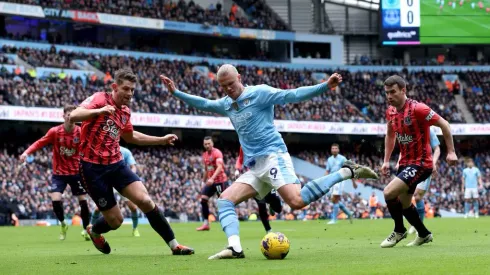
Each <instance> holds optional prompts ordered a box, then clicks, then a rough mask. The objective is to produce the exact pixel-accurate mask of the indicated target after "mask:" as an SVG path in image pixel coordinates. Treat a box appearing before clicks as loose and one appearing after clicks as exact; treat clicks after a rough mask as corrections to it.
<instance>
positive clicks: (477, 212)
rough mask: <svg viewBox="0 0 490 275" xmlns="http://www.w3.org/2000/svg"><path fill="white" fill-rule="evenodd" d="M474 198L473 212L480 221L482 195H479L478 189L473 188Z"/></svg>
mask: <svg viewBox="0 0 490 275" xmlns="http://www.w3.org/2000/svg"><path fill="white" fill-rule="evenodd" d="M472 198H473V211H474V212H475V218H477V219H478V218H479V217H480V204H479V202H478V200H479V198H480V195H479V194H478V188H473V191H472Z"/></svg>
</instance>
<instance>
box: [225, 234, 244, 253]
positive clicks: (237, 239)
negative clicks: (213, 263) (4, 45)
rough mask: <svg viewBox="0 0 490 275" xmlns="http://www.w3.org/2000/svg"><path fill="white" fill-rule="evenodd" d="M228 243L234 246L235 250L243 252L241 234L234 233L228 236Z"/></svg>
mask: <svg viewBox="0 0 490 275" xmlns="http://www.w3.org/2000/svg"><path fill="white" fill-rule="evenodd" d="M228 245H229V246H231V247H233V249H234V250H235V252H241V251H242V244H241V243H240V236H238V235H233V236H230V237H229V238H228Z"/></svg>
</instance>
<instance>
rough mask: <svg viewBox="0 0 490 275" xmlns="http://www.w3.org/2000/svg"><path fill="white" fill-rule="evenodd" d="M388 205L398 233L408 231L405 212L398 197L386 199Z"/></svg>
mask: <svg viewBox="0 0 490 275" xmlns="http://www.w3.org/2000/svg"><path fill="white" fill-rule="evenodd" d="M386 206H387V207H388V211H389V212H390V215H391V218H392V219H393V221H394V222H395V229H394V230H393V231H395V232H397V233H404V232H405V231H407V229H406V228H405V226H404V225H403V212H402V204H401V202H400V200H399V199H398V198H395V199H391V200H386ZM412 225H413V224H412Z"/></svg>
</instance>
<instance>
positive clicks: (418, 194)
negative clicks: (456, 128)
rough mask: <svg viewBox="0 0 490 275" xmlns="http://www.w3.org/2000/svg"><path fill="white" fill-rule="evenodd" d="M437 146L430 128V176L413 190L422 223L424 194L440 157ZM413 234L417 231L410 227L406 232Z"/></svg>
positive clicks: (437, 143)
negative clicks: (431, 163) (431, 165)
mask: <svg viewBox="0 0 490 275" xmlns="http://www.w3.org/2000/svg"><path fill="white" fill-rule="evenodd" d="M439 144H440V142H439V139H438V138H437V135H436V132H435V131H434V129H433V128H430V147H431V148H432V152H433V156H432V162H433V168H432V175H431V176H429V177H428V178H427V179H426V180H425V181H424V182H421V183H419V184H417V188H416V189H415V194H414V195H413V197H414V198H415V207H416V208H417V212H418V213H419V218H420V220H421V221H424V218H425V202H424V195H425V192H427V190H429V187H430V183H431V181H432V177H435V176H437V161H438V160H439V157H440V156H441V148H440V147H439ZM432 152H431V153H432ZM400 159H401V154H400V158H399V159H398V163H397V164H396V166H395V170H398V168H399V166H400V165H399V163H400ZM415 232H417V231H416V230H415V227H413V226H411V227H410V229H409V230H408V234H413V233H415Z"/></svg>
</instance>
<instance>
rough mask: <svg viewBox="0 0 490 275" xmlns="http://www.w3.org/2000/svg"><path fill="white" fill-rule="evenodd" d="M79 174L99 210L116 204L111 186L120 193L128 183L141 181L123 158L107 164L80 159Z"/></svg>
mask: <svg viewBox="0 0 490 275" xmlns="http://www.w3.org/2000/svg"><path fill="white" fill-rule="evenodd" d="M80 175H81V176H82V183H83V186H84V187H85V190H87V192H88V194H89V195H90V197H91V198H92V199H93V200H94V202H95V204H96V205H97V208H99V210H100V211H104V210H108V209H111V208H112V207H114V206H115V205H116V204H117V203H116V198H115V197H114V191H113V188H115V189H116V190H117V191H118V192H119V193H122V190H123V189H124V188H125V187H126V186H128V185H129V184H131V183H133V182H135V181H141V180H140V178H139V177H138V176H137V175H136V174H135V173H133V171H131V169H130V168H129V167H128V166H127V165H126V163H125V162H124V161H123V160H121V161H119V162H116V163H113V164H109V165H103V164H94V163H90V162H85V161H80Z"/></svg>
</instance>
